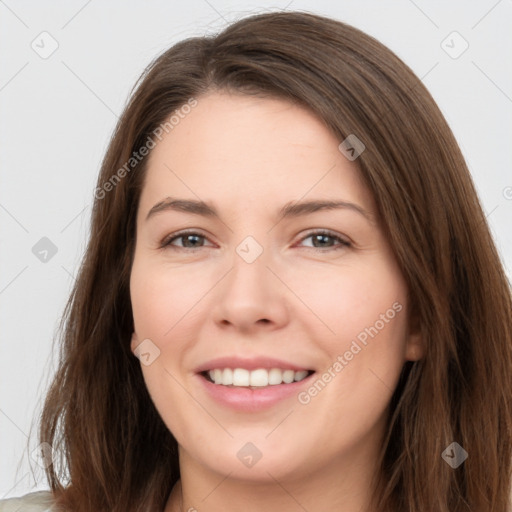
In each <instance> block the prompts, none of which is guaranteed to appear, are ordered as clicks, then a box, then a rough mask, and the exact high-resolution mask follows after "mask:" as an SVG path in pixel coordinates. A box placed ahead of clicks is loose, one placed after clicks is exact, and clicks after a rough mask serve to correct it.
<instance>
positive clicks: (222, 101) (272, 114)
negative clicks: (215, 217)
mask: <svg viewBox="0 0 512 512" xmlns="http://www.w3.org/2000/svg"><path fill="white" fill-rule="evenodd" d="M340 142H341V141H338V140H337V138H336V137H335V136H334V135H333V134H332V133H331V132H330V131H329V130H328V129H327V127H326V126H325V124H324V123H323V121H322V120H321V119H319V118H318V117H316V116H315V115H314V114H313V113H312V112H310V111H309V110H308V109H306V108H304V107H301V106H298V105H294V104H292V103H290V102H287V101H285V100H280V99H270V98H257V97H253V96H245V95H240V94H228V93H219V92H215V93H210V94H208V95H206V96H201V97H199V98H198V99H197V105H196V106H195V107H194V108H193V109H191V110H190V111H189V113H188V114H186V115H183V116H182V117H181V118H180V120H179V122H178V123H177V124H175V125H174V126H173V128H172V130H170V131H169V132H168V133H164V135H163V137H162V140H161V141H160V142H158V143H157V144H156V146H155V148H154V149H153V150H152V151H151V153H150V155H149V160H148V165H147V171H146V176H145V183H144V187H143V191H142V195H141V202H140V204H141V210H147V209H149V208H150V207H151V206H152V205H153V203H154V202H156V201H158V200H161V199H162V198H163V197H165V196H166V195H172V196H180V197H187V198H194V199H197V198H201V199H204V200H208V201H212V202H214V203H215V204H217V205H218V207H219V209H223V208H228V207H231V208H235V209H236V208H242V209H247V208H248V207H250V206H253V205H256V206H257V205H260V206H264V207H270V206H271V205H276V206H280V205H282V204H283V203H284V202H286V201H290V200H299V199H300V198H305V199H307V198H308V196H310V195H311V196H313V195H314V196H315V198H318V197H321V198H325V199H336V198H337V199H341V198H342V199H350V200H353V201H358V202H359V203H360V204H363V205H365V207H366V208H367V209H369V210H371V209H372V208H371V202H372V200H371V197H370V194H369V191H368V190H367V189H366V187H365V186H364V185H363V183H362V180H361V177H360V175H359V172H358V169H357V166H356V164H355V163H354V162H351V161H349V160H348V159H347V158H345V156H343V155H342V153H341V152H340V151H339V149H338V145H339V143H340Z"/></svg>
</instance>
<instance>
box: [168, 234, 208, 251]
mask: <svg viewBox="0 0 512 512" xmlns="http://www.w3.org/2000/svg"><path fill="white" fill-rule="evenodd" d="M177 240H181V243H180V244H176V243H174V242H176V241H177ZM205 240H207V238H206V237H205V236H204V235H201V234H200V233H197V232H195V231H181V232H180V233H173V234H172V235H169V236H168V237H166V238H164V239H163V240H162V242H161V243H160V248H161V249H164V248H166V247H168V248H170V249H174V248H176V249H196V248H201V247H205V245H204V241H205Z"/></svg>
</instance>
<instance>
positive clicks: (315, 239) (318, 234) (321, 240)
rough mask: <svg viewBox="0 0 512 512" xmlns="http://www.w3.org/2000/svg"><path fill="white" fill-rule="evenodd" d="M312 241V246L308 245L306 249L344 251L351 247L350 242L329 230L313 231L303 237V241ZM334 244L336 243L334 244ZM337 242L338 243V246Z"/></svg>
mask: <svg viewBox="0 0 512 512" xmlns="http://www.w3.org/2000/svg"><path fill="white" fill-rule="evenodd" d="M308 239H311V245H306V247H311V248H312V249H327V250H329V249H331V250H337V249H342V248H344V247H350V245H351V244H350V242H349V241H348V240H345V239H344V238H341V237H340V236H339V235H337V234H336V233H333V232H332V231H328V230H325V229H324V230H318V231H313V232H311V233H309V234H308V235H306V236H305V237H303V238H302V239H301V241H302V242H303V241H304V240H308ZM333 242H334V243H333ZM336 242H338V243H337V244H336Z"/></svg>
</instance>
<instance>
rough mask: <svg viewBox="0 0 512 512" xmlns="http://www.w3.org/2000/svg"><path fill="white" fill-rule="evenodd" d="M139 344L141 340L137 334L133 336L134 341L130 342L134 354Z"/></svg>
mask: <svg viewBox="0 0 512 512" xmlns="http://www.w3.org/2000/svg"><path fill="white" fill-rule="evenodd" d="M138 344H139V338H138V337H137V335H136V334H135V333H133V334H132V340H131V342H130V350H131V351H132V352H133V351H134V350H135V348H136V347H137V345H138Z"/></svg>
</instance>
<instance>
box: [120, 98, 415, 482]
mask: <svg viewBox="0 0 512 512" xmlns="http://www.w3.org/2000/svg"><path fill="white" fill-rule="evenodd" d="M197 101H198V103H197V105H196V106H195V107H194V108H191V109H190V111H189V113H188V114H186V115H182V117H181V118H180V120H179V123H177V124H175V125H174V127H173V129H172V130H170V131H169V132H168V133H165V132H164V136H163V138H162V140H161V142H159V143H158V144H157V145H156V147H155V148H154V149H153V150H152V151H151V154H150V157H149V162H148V169H147V175H146V179H145V184H144V188H143V191H142V195H141V198H140V204H139V208H138V213H137V243H136V250H135V257H134V262H133V268H132V274H131V282H130V291H131V301H132V306H133V315H134V322H135V333H134V335H133V338H132V342H131V347H132V350H133V351H134V352H136V353H137V354H139V357H140V359H141V368H142V372H143V375H144V379H145V382H146V385H147V388H148V390H149V393H150V395H151V397H152V399H153V402H154V404H155V406H156V408H157V410H158V412H159V413H160V415H161V417H162V419H163V421H164V422H165V424H166V425H167V427H168V428H169V429H170V431H171V432H172V433H173V435H174V436H175V438H176V439H177V441H178V443H179V446H180V461H181V463H182V464H188V465H189V467H192V466H194V465H195V466H196V467H197V468H199V467H200V468H202V469H201V471H212V472H218V473H220V474H222V475H227V474H230V475H231V478H241V479H252V480H260V481H262V480H271V479H272V478H275V479H277V480H279V481H281V482H282V481H284V480H286V479H294V478H300V477H301V476H302V477H304V476H306V475H312V474H314V473H315V472H320V473H322V472H325V473H326V474H327V472H329V473H328V474H331V475H332V474H335V473H333V470H336V469H340V468H341V467H342V466H343V465H344V464H348V463H349V462H350V464H351V466H350V467H351V468H352V469H351V471H363V472H364V471H367V470H368V466H369V465H371V464H375V453H376V450H377V449H378V447H379V445H380V444H381V442H382V440H381V435H382V433H383V429H384V425H385V419H386V409H387V406H388V404H389V400H390V398H391V396H392V393H393V391H394V389H395V387H396V385H397V381H398V377H399V374H400V371H401V369H402V366H403V364H404V362H405V361H406V360H414V359H418V358H419V357H421V355H422V348H421V343H420V340H419V338H418V336H417V335H413V334H411V333H409V332H408V324H407V316H408V311H407V300H406V297H407V289H406V285H405V282H404V279H403V276H402V275H401V272H400V270H399V268H398V266H397V264H396V262H395V259H394V256H393V254H392V251H391V249H390V247H389V245H388V242H387V240H386V238H385V237H384V234H383V231H382V230H381V228H380V227H379V224H378V219H377V218H376V210H375V204H374V202H373V200H372V197H371V195H370V193H369V191H368V190H367V189H366V187H365V186H364V184H363V182H362V180H361V179H360V177H359V174H358V170H357V167H356V162H357V160H355V161H350V160H349V159H348V158H347V157H346V156H345V155H344V154H343V153H342V152H341V151H340V150H339V149H338V145H339V144H340V142H341V140H337V139H336V138H335V137H334V136H333V135H332V134H331V133H330V132H329V131H328V129H327V128H326V127H325V126H324V124H323V123H322V122H321V121H320V120H319V119H317V118H316V117H315V116H314V115H313V114H311V113H310V112H309V111H308V110H306V109H303V108H301V107H298V106H294V105H292V104H291V103H287V102H285V101H282V100H275V99H261V98H255V97H248V96H242V95H229V94H227V93H218V92H216V93H209V94H208V95H206V96H202V97H199V98H198V100H197ZM356 135H357V134H356ZM363 142H364V141H363ZM347 155H348V156H351V157H352V158H353V155H351V153H347ZM355 156H357V153H355ZM172 201H175V202H174V203H172ZM330 202H334V203H338V204H337V205H336V206H333V205H331V207H328V206H326V205H327V203H330ZM156 205H158V206H156ZM322 205H323V206H322ZM155 206H156V208H155ZM153 208H155V209H154V210H153ZM164 244H165V246H164ZM139 345H140V346H139ZM137 347H138V348H137ZM312 372H313V373H312ZM210 377H211V378H212V379H213V380H214V381H216V383H215V382H211V380H210ZM291 380H293V382H290V381H291ZM356 461H357V464H355V465H354V462H356ZM338 474H339V473H338Z"/></svg>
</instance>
